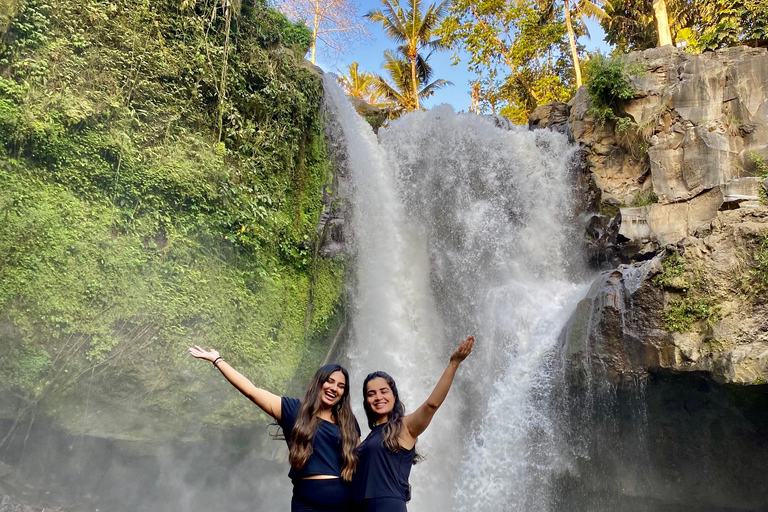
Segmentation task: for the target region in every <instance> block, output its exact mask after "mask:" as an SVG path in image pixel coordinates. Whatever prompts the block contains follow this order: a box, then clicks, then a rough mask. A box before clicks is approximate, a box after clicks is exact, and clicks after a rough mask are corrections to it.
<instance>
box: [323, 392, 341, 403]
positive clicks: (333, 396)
mask: <svg viewBox="0 0 768 512" xmlns="http://www.w3.org/2000/svg"><path fill="white" fill-rule="evenodd" d="M323 394H324V395H325V398H327V399H328V400H330V401H331V402H333V401H334V400H336V397H337V396H338V395H337V394H336V393H334V392H332V391H326V392H325V393H323Z"/></svg>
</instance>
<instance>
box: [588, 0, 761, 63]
mask: <svg viewBox="0 0 768 512" xmlns="http://www.w3.org/2000/svg"><path fill="white" fill-rule="evenodd" d="M666 4H667V14H668V17H669V24H670V31H671V32H672V40H673V41H676V42H677V43H678V45H680V44H681V43H682V44H685V45H687V48H688V49H689V50H691V51H696V52H701V51H706V50H715V49H717V48H723V47H726V46H735V45H738V44H758V43H761V42H764V41H765V40H767V39H768V6H767V5H766V3H765V2H764V1H762V0H667V2H666ZM604 10H605V12H606V14H608V18H606V19H605V20H603V21H602V22H601V25H602V27H603V29H604V30H605V33H606V37H605V40H606V42H608V43H609V44H612V45H614V46H615V51H616V52H617V53H628V52H630V51H634V50H645V49H648V48H654V47H656V45H657V44H658V34H657V28H656V19H655V17H654V10H653V1H652V0H639V1H637V0H607V1H606V3H605V5H604Z"/></svg>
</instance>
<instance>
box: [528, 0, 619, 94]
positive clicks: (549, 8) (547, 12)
mask: <svg viewBox="0 0 768 512" xmlns="http://www.w3.org/2000/svg"><path fill="white" fill-rule="evenodd" d="M555 2H556V0H544V1H543V2H540V4H539V5H540V6H541V12H542V18H543V19H547V20H548V19H552V18H553V17H554V16H555ZM562 2H563V11H564V13H565V28H566V30H567V31H568V42H569V43H570V46H571V57H572V58H573V71H574V74H575V75H576V88H577V89H578V88H579V87H581V85H582V83H583V82H582V79H581V62H580V61H579V50H578V47H577V46H576V30H575V29H574V27H573V25H574V21H575V22H576V28H577V29H578V31H579V32H580V33H582V34H586V35H587V37H589V30H588V29H587V24H586V23H585V21H586V19H587V18H591V19H594V20H597V21H602V20H605V19H606V18H607V17H608V15H607V14H606V13H605V11H603V9H602V8H601V7H600V6H599V5H598V3H602V1H601V0H597V2H598V3H595V2H592V1H590V0H562Z"/></svg>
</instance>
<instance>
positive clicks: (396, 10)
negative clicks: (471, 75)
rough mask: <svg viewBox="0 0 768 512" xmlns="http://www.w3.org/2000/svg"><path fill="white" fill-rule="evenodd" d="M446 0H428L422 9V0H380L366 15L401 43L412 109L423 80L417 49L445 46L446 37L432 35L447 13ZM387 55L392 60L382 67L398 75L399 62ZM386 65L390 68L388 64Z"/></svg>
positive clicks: (417, 104) (435, 48) (417, 98)
mask: <svg viewBox="0 0 768 512" xmlns="http://www.w3.org/2000/svg"><path fill="white" fill-rule="evenodd" d="M449 2H450V0H443V2H442V3H440V4H437V5H435V4H430V5H429V7H427V9H426V10H425V11H422V3H421V0H410V3H409V4H407V5H405V6H403V5H402V4H400V2H399V0H381V3H382V6H383V8H381V9H373V10H371V11H370V12H368V14H366V15H365V17H366V18H368V19H369V20H370V21H372V22H374V23H381V26H382V28H383V29H384V32H385V33H386V34H387V35H388V36H389V37H391V38H392V39H394V40H395V41H397V42H398V43H402V45H401V46H400V48H399V49H398V51H399V52H400V53H401V54H402V55H403V56H404V57H405V58H406V60H407V62H408V64H409V70H408V71H409V73H410V79H409V80H408V85H409V86H410V87H411V92H410V94H409V97H410V98H411V99H410V101H413V102H414V104H413V108H412V110H418V109H419V108H420V103H419V98H420V97H421V96H420V94H421V93H420V91H419V84H420V83H422V82H424V81H425V80H420V79H419V76H418V74H419V69H418V67H419V60H421V61H423V62H424V63H425V62H426V59H424V58H423V57H421V55H420V52H421V51H422V50H424V49H428V50H430V51H434V50H440V49H446V48H447V44H446V42H445V40H444V39H441V38H435V37H434V35H435V33H436V30H437V28H438V26H439V25H440V22H441V21H442V20H443V18H444V17H445V16H446V15H447V14H448V4H449ZM390 56H392V59H391V61H390V60H389V59H388V60H387V63H386V64H385V69H387V70H388V71H389V72H390V73H393V72H394V73H395V74H397V75H399V73H400V70H399V65H395V64H392V62H394V61H396V60H398V59H397V58H396V57H395V56H394V55H393V54H391V53H390ZM385 58H386V54H385ZM387 65H389V66H390V67H391V68H392V69H389V68H387V67H386V66H387ZM393 70H394V71H393ZM394 76H395V75H394V74H393V77H394ZM443 85H445V84H443Z"/></svg>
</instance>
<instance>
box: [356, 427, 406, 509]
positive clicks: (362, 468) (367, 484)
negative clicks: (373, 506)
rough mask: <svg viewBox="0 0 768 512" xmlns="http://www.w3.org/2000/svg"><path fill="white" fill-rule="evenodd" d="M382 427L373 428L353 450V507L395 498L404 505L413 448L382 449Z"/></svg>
mask: <svg viewBox="0 0 768 512" xmlns="http://www.w3.org/2000/svg"><path fill="white" fill-rule="evenodd" d="M385 425H386V423H384V424H382V425H376V426H375V427H373V430H371V433H370V434H368V437H366V438H365V441H363V442H362V443H360V446H358V447H357V456H358V457H359V460H358V462H357V470H356V471H355V476H353V477H352V498H353V500H354V501H355V503H360V502H361V501H363V500H367V499H371V498H398V499H401V500H403V501H408V477H409V476H410V475H411V466H413V457H414V455H415V454H416V447H415V446H414V447H413V448H411V449H410V450H406V449H404V448H401V449H400V450H398V451H396V452H394V453H393V452H390V451H389V450H387V448H386V446H384V437H383V434H382V432H383V430H384V426H385Z"/></svg>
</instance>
